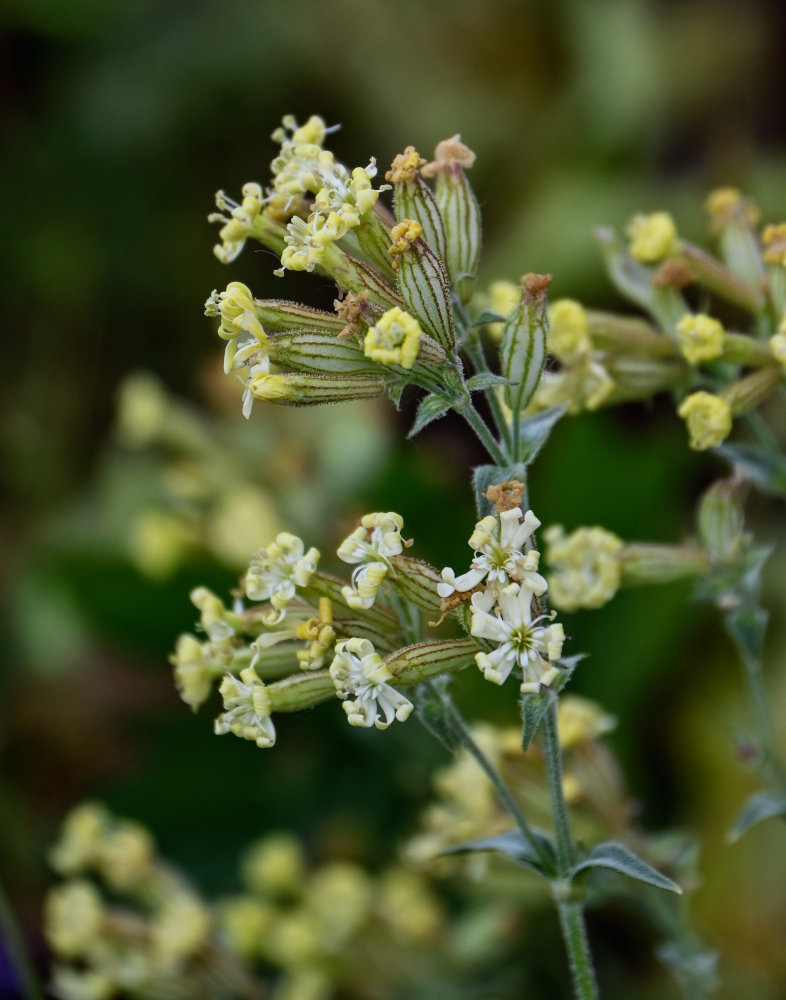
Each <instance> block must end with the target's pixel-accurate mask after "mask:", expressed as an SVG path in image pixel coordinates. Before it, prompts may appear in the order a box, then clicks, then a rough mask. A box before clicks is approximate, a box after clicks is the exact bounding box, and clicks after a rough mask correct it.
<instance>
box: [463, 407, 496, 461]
mask: <svg viewBox="0 0 786 1000" xmlns="http://www.w3.org/2000/svg"><path fill="white" fill-rule="evenodd" d="M456 409H457V412H458V413H460V414H461V416H462V417H463V418H464V419H465V420H466V421H467V423H468V424H469V426H470V427H471V428H472V430H473V431H474V432H475V434H476V435H477V436H478V439H479V440H480V442H481V444H482V445H483V446H484V448H485V449H486V451H487V452H488V453H489V457H490V458H491V460H492V461H493V462H494V464H495V465H498V466H499V467H500V468H504V467H505V466H506V465H507V464H508V460H507V457H506V456H505V453H504V452H503V450H502V448H501V447H500V445H499V442H498V441H497V440H496V438H495V437H494V435H493V434H492V433H491V431H490V430H489V428H488V426H487V425H486V423H485V421H484V420H483V418H482V417H481V415H480V414H479V413H478V411H477V410H476V409H475V407H474V406H473V405H472V403H469V402H467V403H465V404H464V405H462V406H461V407H457V408H456Z"/></svg>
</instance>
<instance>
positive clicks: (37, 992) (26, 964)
mask: <svg viewBox="0 0 786 1000" xmlns="http://www.w3.org/2000/svg"><path fill="white" fill-rule="evenodd" d="M0 940H2V941H4V942H5V948H6V951H7V953H8V956H9V958H10V960H11V964H12V965H13V967H14V971H15V972H16V974H17V977H18V979H19V984H20V987H21V989H22V991H23V994H24V996H26V997H27V1000H43V997H44V994H43V992H42V990H41V987H40V985H39V983H38V977H37V976H36V974H35V971H34V969H33V963H32V962H31V961H30V957H29V955H28V953H27V948H26V947H25V943H24V939H23V938H22V934H21V933H20V931H19V927H18V926H17V922H16V919H15V918H14V914H13V911H12V910H11V906H10V904H9V902H8V899H7V898H6V895H5V892H4V891H3V889H2V886H0Z"/></svg>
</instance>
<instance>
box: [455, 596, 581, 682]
mask: <svg viewBox="0 0 786 1000" xmlns="http://www.w3.org/2000/svg"><path fill="white" fill-rule="evenodd" d="M495 605H496V607H495ZM492 609H493V610H494V613H493V614H491V611H492ZM544 618H546V615H539V616H538V617H537V618H536V619H535V620H534V621H533V620H532V594H531V593H530V591H529V590H527V589H526V588H525V587H520V586H519V585H518V584H516V583H512V584H509V585H508V586H507V587H505V588H504V590H502V591H500V593H499V595H498V596H497V597H495V596H494V594H492V593H491V592H490V591H484V592H482V593H477V594H473V596H472V628H471V632H472V635H474V636H478V637H479V638H483V639H488V640H490V641H491V642H496V643H498V644H499V645H498V646H497V648H496V649H494V650H492V652H490V653H478V654H477V655H476V657H475V662H476V663H477V665H478V666H479V667H480V669H481V670H482V671H483V675H484V677H485V678H486V680H487V681H491V682H492V683H494V684H504V683H505V681H506V680H507V678H508V676H509V675H510V672H511V670H512V669H513V668H514V667H515V666H519V667H521V669H522V671H523V674H524V683H523V684H522V685H521V690H522V691H523V692H525V693H535V692H537V691H538V690H539V688H540V686H541V685H549V684H551V683H552V682H553V681H554V680H555V679H556V678H557V676H558V675H559V670H558V669H557V668H556V667H554V666H552V665H550V664H549V663H548V662H547V661H548V660H557V659H559V657H560V655H561V654H562V643H563V641H564V639H565V633H564V631H563V628H562V625H560V624H555V625H538V622H540V621H543V619H544ZM543 654H545V658H544V655H543Z"/></svg>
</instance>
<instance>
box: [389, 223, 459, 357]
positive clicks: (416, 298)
mask: <svg viewBox="0 0 786 1000" xmlns="http://www.w3.org/2000/svg"><path fill="white" fill-rule="evenodd" d="M422 231H423V229H422V226H421V225H420V223H418V222H416V221H415V220H413V219H405V220H404V221H403V222H401V223H399V225H397V226H394V227H393V229H392V230H391V234H390V235H391V239H392V240H393V245H392V246H391V254H393V255H395V257H396V259H397V261H398V265H399V266H398V269H397V270H398V287H399V291H400V292H401V297H402V298H403V299H404V302H405V303H406V305H407V310H408V312H410V313H411V314H412V315H413V316H414V317H415V318H416V319H417V320H418V322H419V323H420V325H421V326H422V327H423V329H424V330H425V331H426V333H428V334H429V335H430V336H431V337H433V338H434V340H436V342H437V343H438V344H440V345H441V346H442V347H444V349H445V350H446V351H448V352H450V353H452V352H453V351H454V350H455V347H456V337H455V333H454V332H453V317H452V314H451V306H450V292H449V289H448V282H447V277H446V275H445V271H444V268H443V267H442V264H440V262H439V258H438V257H437V255H436V253H434V251H433V250H432V249H431V247H429V246H428V245H427V243H426V242H425V241H424V240H423V239H422V237H421V235H420V234H421V233H422Z"/></svg>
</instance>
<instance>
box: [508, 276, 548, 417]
mask: <svg viewBox="0 0 786 1000" xmlns="http://www.w3.org/2000/svg"><path fill="white" fill-rule="evenodd" d="M550 282H551V275H550V274H525V275H524V277H523V278H522V279H521V301H520V302H519V304H518V306H517V307H516V309H515V310H514V311H513V312H512V313H511V315H510V316H509V317H508V319H507V321H506V323H505V325H504V327H503V328H502V342H501V344H500V367H501V370H502V374H503V375H504V376H505V378H507V379H508V380H509V383H510V384H509V385H506V386H505V389H504V393H505V402H506V403H507V405H508V406H509V407H510V409H511V410H512V411H513V418H514V420H516V419H518V414H519V413H521V412H522V410H524V408H525V407H526V406H527V404H528V403H529V401H530V399H531V398H532V395H533V393H534V392H535V389H536V388H537V385H538V382H539V381H540V376H541V374H542V372H543V365H544V363H545V360H546V341H547V339H548V314H547V310H546V299H547V291H548V287H549V284H550Z"/></svg>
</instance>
